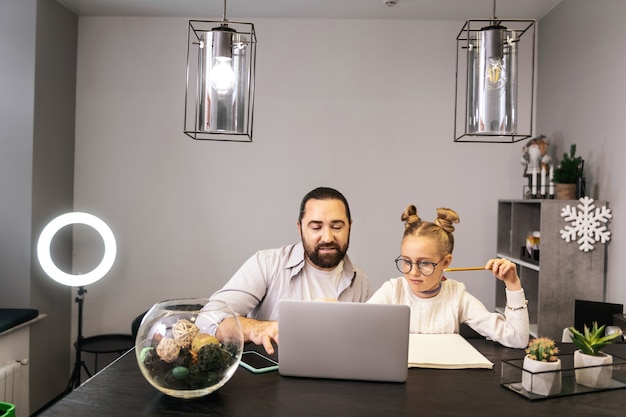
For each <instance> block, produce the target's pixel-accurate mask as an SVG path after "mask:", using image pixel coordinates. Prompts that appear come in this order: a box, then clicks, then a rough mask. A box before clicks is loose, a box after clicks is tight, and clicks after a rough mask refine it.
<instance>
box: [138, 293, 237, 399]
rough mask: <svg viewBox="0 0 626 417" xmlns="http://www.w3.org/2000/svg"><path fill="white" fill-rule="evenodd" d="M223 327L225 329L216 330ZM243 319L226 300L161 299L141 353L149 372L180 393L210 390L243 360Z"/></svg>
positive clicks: (158, 383) (143, 334) (142, 334)
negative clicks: (238, 316) (240, 318)
mask: <svg viewBox="0 0 626 417" xmlns="http://www.w3.org/2000/svg"><path fill="white" fill-rule="evenodd" d="M218 326H219V331H217V332H216V330H217V328H218ZM242 349H243V333H242V331H241V326H240V324H239V320H237V318H236V316H235V314H234V313H233V312H232V311H231V310H230V308H229V307H228V306H227V305H226V304H225V303H223V302H221V301H209V300H208V299H206V298H194V299H191V298H190V299H179V300H167V301H161V302H159V303H157V304H155V305H154V306H152V308H151V309H150V310H148V312H147V313H146V315H145V316H144V318H143V320H142V321H141V325H140V326H139V330H138V332H137V339H136V341H135V353H136V355H137V363H138V364H139V369H140V370H141V373H142V374H143V376H144V377H145V378H146V379H147V380H148V382H149V383H150V384H151V385H152V386H154V387H155V388H156V389H158V390H159V391H161V392H163V393H165V394H167V395H169V396H172V397H178V398H195V397H201V396H204V395H208V394H210V393H212V392H213V391H215V390H217V389H218V388H220V387H221V386H223V385H224V384H225V383H226V382H228V380H229V379H230V378H231V377H232V376H233V374H234V373H235V371H236V370H237V366H238V365H239V361H240V360H241V351H242Z"/></svg>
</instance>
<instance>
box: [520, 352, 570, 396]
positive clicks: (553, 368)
mask: <svg viewBox="0 0 626 417" xmlns="http://www.w3.org/2000/svg"><path fill="white" fill-rule="evenodd" d="M522 366H523V368H524V372H522V387H523V388H524V389H525V390H526V391H528V392H532V393H533V394H537V395H554V394H558V393H559V392H561V372H557V371H560V370H561V360H560V359H558V360H557V361H555V362H541V361H536V360H534V359H531V358H530V357H528V356H526V357H525V358H524V364H523V365H522ZM526 371H528V372H526ZM544 372H545V373H544Z"/></svg>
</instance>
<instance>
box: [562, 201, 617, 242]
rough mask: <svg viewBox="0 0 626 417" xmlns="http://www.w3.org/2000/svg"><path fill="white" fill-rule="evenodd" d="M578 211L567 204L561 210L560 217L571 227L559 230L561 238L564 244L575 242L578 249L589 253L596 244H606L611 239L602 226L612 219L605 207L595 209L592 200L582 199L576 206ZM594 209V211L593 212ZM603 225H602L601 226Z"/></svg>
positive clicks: (608, 232) (609, 233)
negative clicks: (569, 223)
mask: <svg viewBox="0 0 626 417" xmlns="http://www.w3.org/2000/svg"><path fill="white" fill-rule="evenodd" d="M578 208H579V209H580V211H577V210H576V208H574V207H571V206H570V205H569V204H568V205H567V206H565V207H564V208H563V209H562V210H561V217H563V218H564V219H565V221H567V222H571V225H566V226H565V229H563V230H561V238H562V239H564V240H565V241H566V242H571V241H573V240H576V239H577V238H578V240H576V243H578V244H579V246H578V249H579V250H581V251H585V252H589V251H590V250H593V245H594V243H596V242H602V243H606V242H608V241H609V240H610V239H611V232H610V231H609V230H608V229H607V227H606V226H605V225H604V224H606V223H607V222H608V221H609V219H610V218H612V217H613V215H612V214H611V210H610V209H608V208H607V207H606V206H603V207H600V208H596V206H595V204H593V199H592V198H589V197H583V198H581V199H580V204H578ZM594 209H595V210H594ZM603 223H604V224H603Z"/></svg>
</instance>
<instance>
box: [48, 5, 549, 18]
mask: <svg viewBox="0 0 626 417" xmlns="http://www.w3.org/2000/svg"><path fill="white" fill-rule="evenodd" d="M57 1H58V2H59V3H61V4H63V5H64V6H65V7H66V8H68V9H69V10H71V11H72V12H74V13H75V14H77V15H79V16H171V17H196V18H200V17H202V18H217V19H220V18H221V17H222V15H223V6H224V2H223V0H57ZM385 1H394V0H229V1H228V3H227V6H226V18H227V19H230V20H234V19H237V18H254V17H259V18H261V17H263V18H327V19H335V18H336V19H419V20H466V19H482V18H489V17H492V15H493V0H397V4H396V5H395V6H393V7H388V6H386V5H385ZM560 2H561V0H498V1H497V4H496V16H497V17H499V18H502V19H537V20H538V19H540V18H542V17H543V16H545V15H546V14H547V13H548V12H549V11H550V10H552V9H553V8H554V7H555V6H556V5H557V4H558V3H560Z"/></svg>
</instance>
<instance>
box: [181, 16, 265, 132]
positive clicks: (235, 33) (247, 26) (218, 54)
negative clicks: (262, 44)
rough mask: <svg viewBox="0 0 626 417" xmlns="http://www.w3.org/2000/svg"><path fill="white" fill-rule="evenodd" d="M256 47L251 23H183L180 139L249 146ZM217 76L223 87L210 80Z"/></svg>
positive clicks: (204, 21)
mask: <svg viewBox="0 0 626 417" xmlns="http://www.w3.org/2000/svg"><path fill="white" fill-rule="evenodd" d="M256 42H257V41H256V34H255V31H254V25H253V24H252V23H242V22H231V21H228V20H221V21H210V20H190V21H189V28H188V34H187V83H186V90H185V127H184V132H185V134H186V135H188V136H189V137H191V138H192V139H199V140H217V141H228V142H252V116H253V111H254V86H255V82H254V74H255V67H256ZM225 73H226V76H225V77H224V74H225ZM220 76H221V77H222V78H223V79H225V80H226V82H224V81H216V80H217V79H218V78H219V77H220Z"/></svg>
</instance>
